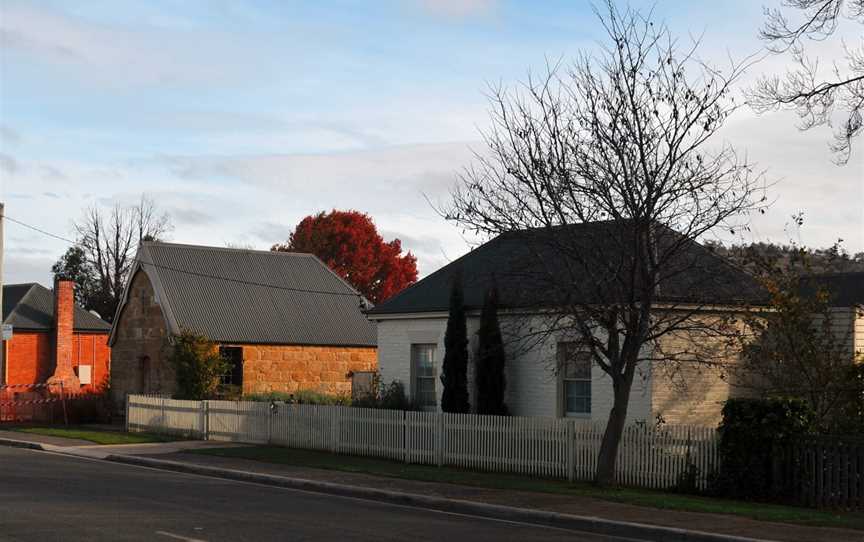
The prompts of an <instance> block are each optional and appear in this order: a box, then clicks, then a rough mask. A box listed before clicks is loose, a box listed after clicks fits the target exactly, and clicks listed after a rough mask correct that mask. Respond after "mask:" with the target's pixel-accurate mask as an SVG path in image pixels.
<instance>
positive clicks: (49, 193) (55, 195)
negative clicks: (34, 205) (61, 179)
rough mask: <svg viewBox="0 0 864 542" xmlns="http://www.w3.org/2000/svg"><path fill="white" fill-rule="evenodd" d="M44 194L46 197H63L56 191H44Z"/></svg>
mask: <svg viewBox="0 0 864 542" xmlns="http://www.w3.org/2000/svg"><path fill="white" fill-rule="evenodd" d="M42 195H43V196H45V197H46V198H54V199H60V198H61V197H62V196H60V194H58V193H56V192H42Z"/></svg>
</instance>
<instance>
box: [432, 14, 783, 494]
mask: <svg viewBox="0 0 864 542" xmlns="http://www.w3.org/2000/svg"><path fill="white" fill-rule="evenodd" d="M597 11H598V16H599V18H600V26H601V27H602V28H603V29H604V30H605V32H606V34H607V39H606V40H605V43H603V44H602V46H601V47H600V48H598V49H597V50H596V51H592V52H585V53H583V54H581V55H580V56H579V57H578V58H577V59H576V61H575V62H573V63H572V64H569V65H564V62H560V63H558V64H554V65H552V66H551V67H550V68H549V69H548V71H547V73H545V74H544V75H542V76H541V77H539V78H537V77H535V76H533V75H529V77H528V80H527V82H525V83H523V84H522V85H520V86H518V87H516V88H515V89H512V90H511V89H507V88H504V87H498V88H493V89H492V92H491V106H492V107H491V109H492V110H491V117H492V127H491V128H490V129H489V130H488V131H487V132H486V136H485V140H486V144H487V147H488V152H486V153H484V154H483V156H482V158H481V159H480V160H478V161H477V163H476V165H475V166H473V167H472V168H471V169H468V170H467V171H466V172H465V173H464V175H463V176H462V179H461V182H460V183H459V185H458V187H457V188H456V189H455V191H454V193H453V198H452V203H451V204H450V205H449V206H448V207H447V208H446V209H443V210H442V212H443V214H444V215H445V216H446V217H447V218H448V219H450V220H452V221H455V222H456V223H457V224H458V225H459V226H460V227H462V228H464V229H466V230H470V231H472V232H474V233H476V234H478V235H480V236H484V237H492V236H497V235H501V234H507V233H508V232H513V231H517V230H518V231H522V232H523V237H524V238H525V239H526V242H527V243H528V245H529V247H528V248H529V252H530V254H529V259H530V258H531V257H533V261H530V262H524V265H522V266H520V267H521V269H520V276H519V277H515V278H514V280H513V281H508V282H512V283H515V284H520V283H525V282H528V281H530V282H532V283H533V285H536V286H537V288H535V291H538V290H542V291H545V292H547V293H548V297H547V299H553V300H554V304H555V308H556V309H557V311H556V313H555V314H551V311H547V312H546V313H545V314H547V315H548V318H549V320H550V322H549V323H548V325H546V324H545V323H544V325H542V326H538V329H535V330H534V331H533V334H534V337H535V338H537V340H538V341H539V340H543V339H544V338H550V339H551V338H552V337H553V336H560V335H562V334H565V335H571V336H573V337H574V341H578V342H580V343H582V344H583V345H584V346H585V348H586V349H587V350H588V351H590V353H591V356H592V363H593V364H595V365H597V366H598V367H600V368H601V369H602V370H603V371H604V372H605V373H606V374H608V375H609V377H610V380H611V382H612V385H613V389H614V393H615V397H614V404H613V407H612V409H611V411H610V416H609V420H608V423H607V428H606V432H605V434H604V437H603V440H602V442H601V445H600V452H599V456H598V468H597V475H596V481H597V482H598V483H599V484H601V485H611V484H614V483H615V462H616V458H617V456H618V453H617V452H618V446H619V443H620V439H621V434H622V431H623V427H624V423H625V420H626V417H627V408H628V404H629V396H630V392H631V389H632V384H633V379H634V376H635V375H636V374H637V366H638V365H639V364H640V363H641V362H644V361H646V360H645V359H644V357H643V356H642V354H641V353H642V352H646V351H649V350H651V351H655V352H656V351H657V350H656V348H652V347H656V346H657V345H658V343H659V342H660V339H661V338H662V337H664V336H667V335H671V334H675V333H678V332H681V333H682V334H684V333H686V334H688V335H690V336H692V337H695V338H696V340H693V341H690V342H689V344H690V345H692V346H693V348H691V349H688V351H685V352H675V353H669V356H668V359H669V361H670V362H671V363H700V362H708V361H710V360H711V359H712V358H708V357H706V356H705V355H704V353H703V352H701V351H700V347H701V346H702V345H706V344H709V343H710V342H711V341H709V340H707V339H709V338H711V337H712V336H713V334H716V333H725V332H726V331H727V329H728V328H727V327H726V326H723V325H720V324H722V323H723V322H720V321H719V320H721V319H720V318H719V317H718V318H717V320H718V321H717V322H715V321H710V320H711V317H708V316H707V315H706V318H701V317H700V318H699V319H698V321H697V319H695V318H691V317H690V316H693V315H695V314H697V313H698V314H700V315H701V314H704V311H701V312H697V311H700V309H701V307H700V305H702V304H703V303H710V300H708V301H706V300H703V299H698V298H697V299H693V300H690V302H689V304H688V305H686V306H685V305H684V304H678V305H675V306H674V307H672V308H674V309H675V310H667V308H669V305H668V304H667V305H665V306H664V307H663V308H662V310H661V309H660V308H658V304H659V301H660V300H661V299H662V297H661V296H662V293H663V292H664V291H666V290H667V286H668V285H670V284H674V283H675V281H676V280H678V279H679V278H680V277H682V276H688V274H689V273H690V272H691V271H694V275H696V276H699V273H700V271H701V270H702V269H703V268H704V266H703V267H700V265H699V262H697V261H695V260H696V259H695V258H690V257H689V255H690V254H692V252H691V250H692V247H693V242H694V241H695V240H697V239H701V238H703V237H705V236H706V235H708V234H710V233H711V232H712V231H714V230H716V229H720V228H723V229H731V230H733V231H734V230H736V229H737V228H740V227H745V226H746V223H747V216H748V214H749V213H751V212H756V211H760V210H761V211H764V207H765V203H764V202H765V201H767V200H766V198H765V197H764V195H763V191H764V183H763V182H762V179H761V175H759V174H758V173H754V168H753V166H752V164H750V163H748V162H747V160H746V158H744V157H742V156H741V155H739V154H737V153H736V152H735V150H734V149H733V148H732V147H730V146H729V145H727V144H723V143H720V142H718V143H716V144H715V143H714V141H713V138H714V136H715V135H716V134H717V133H718V132H719V131H720V130H721V129H722V128H723V126H724V123H725V122H726V120H727V119H728V117H729V115H731V114H732V113H733V112H734V111H735V110H736V109H737V107H738V106H737V105H736V104H735V103H734V101H733V100H732V98H731V96H730V91H731V89H732V87H733V85H734V83H735V82H736V81H737V80H738V79H739V78H740V76H741V74H742V73H743V71H744V68H745V67H746V66H744V65H743V64H736V63H734V62H732V63H731V64H730V65H729V66H727V67H723V68H716V67H713V66H709V65H707V64H705V63H704V62H702V61H701V60H700V59H699V55H698V52H697V49H698V44H695V45H693V46H689V45H688V46H686V47H683V46H682V45H681V43H682V42H681V41H679V40H677V39H676V38H675V37H674V36H672V34H671V32H670V31H669V29H668V28H667V27H666V26H665V25H663V24H659V23H657V22H655V21H653V20H651V15H650V14H649V15H643V14H641V13H639V12H638V11H636V10H634V9H632V8H627V7H624V8H621V9H619V8H616V7H615V5H614V3H613V2H612V1H611V0H610V1H608V2H604V6H603V8H602V13H600V11H601V9H599V8H598V10H597ZM588 224H592V226H591V227H588V226H587V225H588ZM571 226H573V227H571ZM535 233H536V234H535ZM699 280H703V281H710V280H712V279H710V278H706V279H699ZM703 286H706V288H705V289H704V290H703V289H702V287H703ZM715 286H717V285H716V284H713V283H711V284H710V285H708V284H704V282H703V283H702V284H700V285H699V287H694V288H693V290H692V291H693V292H697V291H710V290H711V289H713V288H714V287H715ZM730 286H731V285H728V284H727V285H725V287H726V288H729V287H730ZM721 287H723V285H721ZM736 288H737V293H740V292H741V289H740V285H738V286H736ZM541 301H542V300H541ZM664 301H665V302H666V303H668V301H669V300H668V299H666V300H664ZM702 306H704V305H702ZM538 308H542V307H538ZM546 308H549V307H548V304H547V306H546Z"/></svg>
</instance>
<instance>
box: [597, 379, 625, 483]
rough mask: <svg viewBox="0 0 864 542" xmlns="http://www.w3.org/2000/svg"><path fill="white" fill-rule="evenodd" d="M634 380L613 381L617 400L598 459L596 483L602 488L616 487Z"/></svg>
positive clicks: (610, 414)
mask: <svg viewBox="0 0 864 542" xmlns="http://www.w3.org/2000/svg"><path fill="white" fill-rule="evenodd" d="M632 384H633V379H632V377H631V378H629V379H628V378H627V377H626V376H620V377H618V378H616V379H613V383H612V387H613V389H614V391H615V400H614V403H613V405H612V411H611V412H610V413H609V421H608V422H606V431H605V432H604V433H603V441H602V442H601V443H600V454H599V456H598V457H597V473H596V475H595V478H594V482H595V483H596V484H597V485H598V486H601V487H608V486H612V485H615V463H616V461H617V460H618V445H619V444H620V443H621V433H622V432H623V431H624V423H625V422H626V420H627V405H628V403H629V402H630V388H631V386H632Z"/></svg>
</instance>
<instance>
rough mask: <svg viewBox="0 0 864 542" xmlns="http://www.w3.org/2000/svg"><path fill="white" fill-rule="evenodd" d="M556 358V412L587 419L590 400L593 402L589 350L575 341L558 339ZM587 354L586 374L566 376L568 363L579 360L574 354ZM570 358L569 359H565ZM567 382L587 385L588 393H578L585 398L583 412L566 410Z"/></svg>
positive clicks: (562, 415)
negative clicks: (585, 402)
mask: <svg viewBox="0 0 864 542" xmlns="http://www.w3.org/2000/svg"><path fill="white" fill-rule="evenodd" d="M555 355H556V358H557V362H558V367H557V369H558V413H559V416H560V417H562V418H576V419H579V418H582V419H589V418H591V415H592V406H593V405H592V402H593V396H594V394H593V388H594V386H593V379H592V374H591V373H592V370H593V368H594V362H593V360H592V359H591V352H590V351H589V350H588V349H587V348H585V347H584V346H582V345H580V344H579V342H577V341H559V342H558V344H557V346H556V353H555ZM582 355H587V357H588V359H587V360H582V361H583V362H584V361H587V363H588V368H587V369H588V372H587V376H581V377H576V376H567V370H568V364H570V363H573V362H577V361H579V360H577V359H575V358H576V356H582ZM566 358H571V359H566ZM568 382H583V383H587V385H588V393H587V395H585V394H583V395H579V397H580V398H581V399H583V400H584V399H587V405H588V410H587V411H584V412H580V411H568V410H567V397H568V395H567V384H568Z"/></svg>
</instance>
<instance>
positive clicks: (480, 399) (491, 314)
mask: <svg viewBox="0 0 864 542" xmlns="http://www.w3.org/2000/svg"><path fill="white" fill-rule="evenodd" d="M504 366H505V356H504V340H503V338H502V337H501V326H500V324H499V323H498V288H497V287H495V286H493V287H492V288H490V289H489V291H488V292H486V297H485V298H484V299H483V310H482V312H481V313H480V329H479V330H478V331H477V365H476V367H477V372H476V379H475V380H476V383H477V413H478V414H498V415H502V416H503V415H506V414H507V406H506V405H505V404H504V390H505V388H506V385H507V381H506V376H505V374H504Z"/></svg>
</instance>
